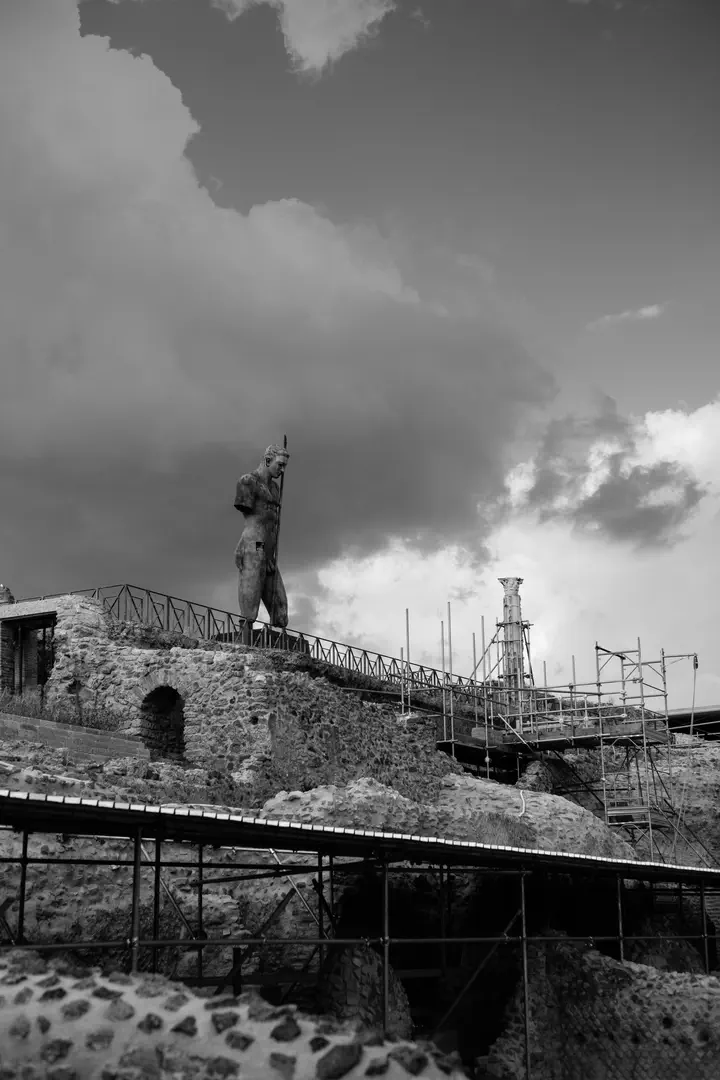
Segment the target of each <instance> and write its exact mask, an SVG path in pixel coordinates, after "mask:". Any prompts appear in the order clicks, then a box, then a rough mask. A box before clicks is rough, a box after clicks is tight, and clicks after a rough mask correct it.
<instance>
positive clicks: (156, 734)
mask: <svg viewBox="0 0 720 1080" xmlns="http://www.w3.org/2000/svg"><path fill="white" fill-rule="evenodd" d="M183 705H184V702H183V699H182V698H181V697H180V695H179V694H178V692H177V690H174V689H173V687H172V686H158V687H157V688H156V689H155V690H151V691H150V693H149V694H147V696H146V697H145V699H144V700H143V703H142V705H141V706H140V714H141V718H142V725H141V729H140V737H141V739H142V740H143V742H144V743H145V745H146V746H147V748H148V749H149V751H150V757H151V759H152V760H153V761H157V760H158V758H168V759H169V760H170V761H183V760H184V758H185V714H184V713H183Z"/></svg>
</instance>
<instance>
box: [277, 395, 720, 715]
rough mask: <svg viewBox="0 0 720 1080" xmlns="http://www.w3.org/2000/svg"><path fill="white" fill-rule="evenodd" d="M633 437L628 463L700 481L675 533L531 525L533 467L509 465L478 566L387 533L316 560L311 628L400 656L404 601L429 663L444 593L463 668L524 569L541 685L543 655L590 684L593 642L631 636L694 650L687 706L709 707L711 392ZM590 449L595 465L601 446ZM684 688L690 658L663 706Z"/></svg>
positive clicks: (714, 689)
mask: <svg viewBox="0 0 720 1080" xmlns="http://www.w3.org/2000/svg"><path fill="white" fill-rule="evenodd" d="M606 411H607V414H608V415H607V418H606V422H605V423H604V424H603V423H602V422H600V423H598V424H596V430H600V431H602V432H603V433H604V434H605V437H606V438H607V439H608V441H609V439H610V438H616V437H617V436H618V432H620V433H622V432H623V430H624V429H625V427H626V424H625V423H624V422H623V421H622V420H618V421H617V422H613V410H612V407H611V403H607V406H606ZM589 427H590V425H586V436H587V438H586V440H585V442H584V449H583V450H582V451H581V450H580V447H579V446H578V447H577V456H578V457H582V456H583V455H584V456H585V458H586V460H587V458H588V455H589V454H590V451H591V450H592V448H593V447H594V446H595V439H594V438H593V437H591V434H590V432H589V430H588V428H589ZM608 428H610V429H611V430H610V432H609V434H607V429H608ZM634 437H635V453H636V459H637V462H638V463H639V464H641V465H643V466H646V467H648V468H649V469H651V470H652V469H654V468H655V467H657V466H658V465H660V464H661V463H663V462H668V461H672V462H674V463H675V465H676V466H677V467H679V468H681V469H684V470H686V471H687V472H688V473H689V474H693V475H694V476H695V477H696V479H697V482H698V483H700V484H701V485H702V487H703V490H704V492H705V497H704V498H703V500H702V502H701V503H700V504H699V505H698V507H697V510H696V512H695V513H694V514H693V515H692V517H691V518H690V519H689V520H688V521H687V522H686V526H685V529H686V534H687V535H686V538H685V539H684V540H683V541H682V542H680V543H676V544H665V545H660V544H655V545H653V546H651V547H646V548H643V549H642V551H641V552H638V551H637V550H636V549H634V548H633V546H632V545H630V544H627V543H613V544H612V545H610V544H609V543H608V534H607V533H606V532H603V531H600V530H588V529H578V528H576V527H575V526H574V523H573V520H572V518H571V516H569V515H555V516H553V517H552V518H551V519H546V520H545V521H543V522H539V521H538V515H537V513H535V512H534V511H533V510H531V509H530V508H529V507H528V505H527V504H526V502H525V501H524V499H523V498H522V497H521V495H522V492H523V491H525V490H527V487H528V485H529V483H531V481H532V477H531V471H530V470H529V469H527V468H526V470H525V472H524V474H523V471H522V470H515V471H514V473H513V476H512V478H511V480H512V484H513V487H514V490H515V493H516V498H515V501H514V504H513V506H512V509H511V512H510V513H509V514H508V515H507V518H506V519H505V521H503V522H502V523H501V524H499V525H497V526H496V527H495V528H493V529H492V530H491V532H490V534H489V535H488V537H487V540H486V547H487V557H486V558H485V559H484V560H483V561H482V563H481V564H477V563H475V564H474V563H472V561H471V560H469V559H468V556H467V552H465V551H463V550H461V549H458V548H457V547H456V546H454V545H448V546H447V547H445V548H444V549H443V550H440V551H437V552H434V553H433V554H432V555H431V556H424V555H422V554H420V553H418V552H415V551H413V550H411V549H409V548H407V547H406V546H405V545H402V544H400V543H397V542H396V543H393V544H390V545H388V546H387V547H386V548H384V549H383V550H382V551H379V552H375V553H373V554H372V555H367V556H363V557H359V558H351V557H347V556H344V557H342V558H339V559H336V560H333V561H332V562H330V563H329V564H328V565H327V566H325V567H323V568H322V569H321V571H320V578H321V582H322V584H323V585H324V587H325V592H324V594H323V596H322V602H321V603H320V604H318V605H317V606H316V607H315V608H313V619H312V622H311V623H309V625H310V626H313V627H318V628H319V630H320V632H324V633H326V634H328V635H330V636H333V635H335V636H338V635H339V636H341V637H342V636H343V635H346V634H347V633H351V634H352V635H353V639H354V640H358V641H361V642H363V643H365V644H366V645H367V647H368V648H373V649H376V650H378V651H385V652H388V653H390V654H391V655H395V656H397V655H399V650H400V647H401V646H402V645H403V644H404V639H405V624H404V611H405V608H406V607H408V608H409V609H410V630H411V652H412V656H413V658H414V659H415V660H416V661H417V662H422V663H426V664H430V665H432V666H435V667H439V666H440V660H441V653H440V620H447V609H446V602H447V600H451V601H452V625H453V653H454V667H455V670H456V671H458V672H461V673H463V674H468V673H469V672H470V670H471V668H472V634H473V633H475V635H476V645H477V651H478V653H479V649H480V640H481V616H482V615H484V616H485V629H486V634H487V638H488V640H489V638H490V636H491V635H492V634H493V633H494V632H495V619H496V617H499V616H501V614H502V589H501V587H500V585H499V584H498V580H497V579H498V578H499V577H503V576H514V575H517V576H519V577H522V578H524V584H523V586H522V589H521V593H522V597H523V605H524V606H523V611H524V615H525V617H526V618H527V619H529V620H530V621H531V623H532V630H531V643H532V653H533V659H534V670H535V676H536V679H537V680H538V681H539V682H541V681H542V678H543V662H546V664H547V676H548V680H549V682H550V683H551V684H554V685H562V684H564V685H567V684H568V682H569V681H570V680H571V678H572V661H571V658H572V656H573V655H574V656H575V659H576V668H577V678H578V680H579V681H580V682H592V681H593V680H594V679H595V677H596V676H595V651H594V645H595V642H596V641H599V643H600V644H601V645H602V646H604V647H605V648H607V649H613V650H616V649H629V648H635V643H636V640H637V638H638V637H640V638H641V640H642V648H643V655H644V656H645V658H646V659H654V660H657V659H659V657H660V650H661V648H664V649H665V650H666V652H667V653H669V654H679V653H693V652H698V653H699V656H700V668H699V671H698V682H697V703H698V704H717V702H718V701H719V700H720V694H719V687H720V669H719V668H718V664H717V660H716V658H717V656H718V654H719V653H720V628H719V627H718V621H717V616H716V611H715V608H714V605H713V603H712V599H710V600H709V601H708V602H702V599H701V600H700V602H699V601H698V596H699V595H701V596H702V597H709V598H712V597H714V596H715V595H717V593H718V591H719V590H720V562H719V561H718V559H717V557H716V552H717V549H718V544H719V543H720V513H719V509H720V399H718V400H716V401H713V402H709V403H708V404H706V405H704V406H702V407H701V408H699V409H696V410H694V411H693V412H689V411H686V410H680V409H673V410H666V411H662V412H650V413H646V414H645V415H644V416H643V417H639V418H637V420H636V422H635V426H634ZM597 457H598V460H602V455H601V454H600V453H598V455H597ZM591 471H592V470H591V469H590V468H586V472H591ZM307 584H308V585H309V584H310V583H309V582H308V583H307ZM302 586H303V582H302V581H301V580H300V579H298V582H297V586H296V587H297V588H299V589H300V591H302ZM698 589H699V590H700V593H699V592H698ZM378 614H380V616H381V617H380V618H378ZM493 658H494V652H493ZM605 677H606V678H608V679H613V678H617V677H618V672H617V669H616V666H614V665H612V664H611V665H610V666H609V668H608V669H607V671H606V673H605ZM651 681H653V682H656V681H657V680H651ZM692 683H693V669H692V664H691V662H690V660H678V661H671V662H670V663H669V664H668V685H669V692H670V707H675V706H677V707H681V706H684V705H688V704H689V703H690V700H691V695H692ZM613 689H617V688H616V687H611V688H610V691H612V690H613ZM655 703H656V704H660V706H661V704H662V703H661V702H657V700H656V702H655ZM650 704H651V705H652V704H653V703H652V702H651V703H650Z"/></svg>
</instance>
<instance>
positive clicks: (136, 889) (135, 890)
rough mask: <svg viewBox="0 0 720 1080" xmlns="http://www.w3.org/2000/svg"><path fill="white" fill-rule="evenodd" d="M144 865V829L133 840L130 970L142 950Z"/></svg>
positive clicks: (132, 968)
mask: <svg viewBox="0 0 720 1080" xmlns="http://www.w3.org/2000/svg"><path fill="white" fill-rule="evenodd" d="M141 867H142V829H138V830H137V832H136V833H135V837H134V842H133V883H132V910H131V916H130V971H131V972H136V971H137V969H138V955H139V951H140V870H141Z"/></svg>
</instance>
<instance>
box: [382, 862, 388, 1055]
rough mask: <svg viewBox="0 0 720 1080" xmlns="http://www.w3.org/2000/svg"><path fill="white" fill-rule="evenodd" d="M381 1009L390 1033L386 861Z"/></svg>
mask: <svg viewBox="0 0 720 1080" xmlns="http://www.w3.org/2000/svg"><path fill="white" fill-rule="evenodd" d="M382 923H383V926H382V975H383V988H382V1007H383V1034H384V1035H386V1036H387V1035H388V1034H389V1033H390V882H389V876H388V864H387V860H386V859H385V858H383V861H382Z"/></svg>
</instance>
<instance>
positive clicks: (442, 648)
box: [440, 619, 447, 742]
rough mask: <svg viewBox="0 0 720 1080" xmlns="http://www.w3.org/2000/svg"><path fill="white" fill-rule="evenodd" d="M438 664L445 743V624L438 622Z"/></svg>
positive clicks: (444, 738)
mask: <svg viewBox="0 0 720 1080" xmlns="http://www.w3.org/2000/svg"><path fill="white" fill-rule="evenodd" d="M440 663H441V664H442V714H443V742H447V698H446V695H445V623H444V622H443V621H442V619H441V620H440Z"/></svg>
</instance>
